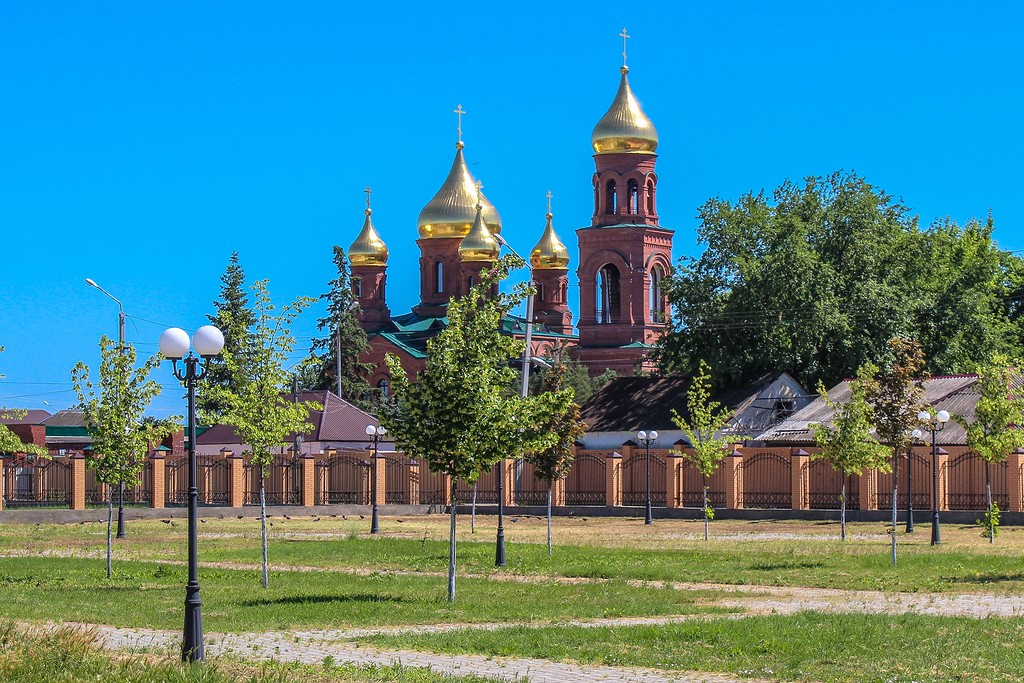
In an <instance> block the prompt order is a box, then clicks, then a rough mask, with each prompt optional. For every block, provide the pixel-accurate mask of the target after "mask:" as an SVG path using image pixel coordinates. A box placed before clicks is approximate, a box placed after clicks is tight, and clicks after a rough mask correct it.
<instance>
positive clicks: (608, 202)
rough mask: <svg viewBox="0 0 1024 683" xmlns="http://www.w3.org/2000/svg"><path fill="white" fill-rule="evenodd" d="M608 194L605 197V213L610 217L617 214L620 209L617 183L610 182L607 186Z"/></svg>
mask: <svg viewBox="0 0 1024 683" xmlns="http://www.w3.org/2000/svg"><path fill="white" fill-rule="evenodd" d="M606 190H607V191H606V192H605V196H604V212H605V213H606V214H608V215H609V216H611V215H613V214H615V213H617V209H618V203H617V201H618V197H617V196H616V193H615V181H614V180H609V181H608V185H607V186H606Z"/></svg>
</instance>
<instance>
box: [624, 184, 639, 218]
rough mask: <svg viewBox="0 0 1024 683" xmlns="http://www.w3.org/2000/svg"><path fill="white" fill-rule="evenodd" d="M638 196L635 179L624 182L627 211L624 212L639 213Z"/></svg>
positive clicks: (637, 186)
mask: <svg viewBox="0 0 1024 683" xmlns="http://www.w3.org/2000/svg"><path fill="white" fill-rule="evenodd" d="M639 198H640V186H639V185H637V184H636V181H635V180H630V181H629V183H627V184H626V201H627V211H626V213H630V214H634V213H640V208H639V203H638V200H639Z"/></svg>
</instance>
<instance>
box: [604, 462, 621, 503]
mask: <svg viewBox="0 0 1024 683" xmlns="http://www.w3.org/2000/svg"><path fill="white" fill-rule="evenodd" d="M607 463H608V466H607V467H606V472H605V474H606V480H605V486H604V504H605V505H607V506H608V507H616V506H619V505H622V455H621V454H620V453H612V454H610V455H609V456H608V458H607Z"/></svg>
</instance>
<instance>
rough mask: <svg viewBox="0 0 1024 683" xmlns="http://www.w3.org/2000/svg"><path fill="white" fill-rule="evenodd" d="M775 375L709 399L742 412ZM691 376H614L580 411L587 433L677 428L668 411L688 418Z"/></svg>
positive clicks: (717, 394)
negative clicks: (687, 394)
mask: <svg viewBox="0 0 1024 683" xmlns="http://www.w3.org/2000/svg"><path fill="white" fill-rule="evenodd" d="M777 377H778V376H777V375H765V376H764V377H762V378H760V379H758V380H756V381H754V382H751V383H750V384H744V385H741V386H737V387H732V388H729V389H725V390H722V391H718V392H715V393H714V395H713V396H712V400H714V401H718V402H719V403H721V404H722V405H723V406H725V407H726V408H729V409H731V410H735V411H736V412H737V413H738V412H742V411H743V410H744V409H745V408H747V407H748V406H750V405H753V403H754V401H756V400H757V397H758V396H759V395H760V394H761V393H762V392H763V391H764V390H765V389H766V388H767V387H768V386H770V385H771V384H772V383H773V382H774V381H775V379H776V378H777ZM692 383H693V379H692V378H691V377H689V376H685V375H671V376H668V377H617V378H615V379H613V380H612V381H610V382H608V384H606V385H604V386H603V387H602V388H601V389H600V390H599V391H597V392H595V393H594V394H593V395H592V396H591V397H590V398H589V399H587V402H586V403H584V404H583V406H582V409H581V411H580V413H581V417H582V419H583V421H584V422H586V423H587V431H588V432H632V431H636V430H639V429H658V430H669V429H678V427H677V426H676V424H675V423H674V422H673V421H672V410H673V409H674V410H676V411H677V412H678V413H679V414H680V415H681V416H683V417H684V418H686V417H688V410H687V407H686V392H687V391H689V389H690V385H691V384H692Z"/></svg>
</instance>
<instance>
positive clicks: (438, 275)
mask: <svg viewBox="0 0 1024 683" xmlns="http://www.w3.org/2000/svg"><path fill="white" fill-rule="evenodd" d="M434 292H435V293H437V294H444V263H443V262H442V261H438V262H437V263H435V264H434Z"/></svg>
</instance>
